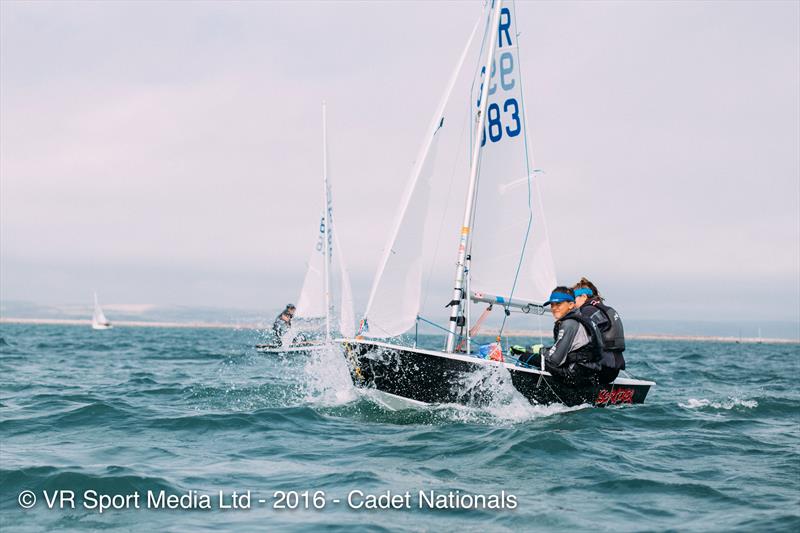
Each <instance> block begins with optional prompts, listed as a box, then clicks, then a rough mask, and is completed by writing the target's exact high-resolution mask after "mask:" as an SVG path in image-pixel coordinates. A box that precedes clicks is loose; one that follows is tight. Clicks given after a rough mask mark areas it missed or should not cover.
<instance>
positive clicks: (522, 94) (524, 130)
mask: <svg viewBox="0 0 800 533" xmlns="http://www.w3.org/2000/svg"><path fill="white" fill-rule="evenodd" d="M512 5H513V6H514V13H516V11H517V4H516V2H513V0H512ZM516 29H517V22H516V18H515V20H514V31H515V33H516ZM516 37H517V58H518V60H519V62H520V63H522V59H521V58H520V50H519V49H520V46H519V33H516ZM519 100H520V106H521V107H522V133H523V139H524V141H525V144H524V148H525V173H526V175H527V176H528V228H527V229H526V230H525V239H524V240H523V243H522V250H521V251H520V254H519V262H518V263H517V272H516V273H515V274H514V283H513V284H512V285H511V294H509V296H508V298H509V300H511V298H513V297H514V290H516V288H517V281H518V280H519V272H520V270H521V269H522V261H523V259H524V258H525V250H526V249H527V247H528V237H530V234H531V226H532V225H533V204H532V194H531V185H532V183H531V182H532V181H533V174H532V172H531V163H530V155H529V154H528V114H527V113H526V111H525V109H526V108H525V87H524V84H523V82H522V70H521V69H520V71H519ZM534 172H536V171H535V170H534ZM505 311H506V312H505V313H503V322H502V324H500V333H498V336H500V335H502V334H503V329H504V328H505V327H506V319H507V318H508V306H506V307H505Z"/></svg>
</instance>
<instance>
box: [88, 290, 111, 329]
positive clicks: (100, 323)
mask: <svg viewBox="0 0 800 533" xmlns="http://www.w3.org/2000/svg"><path fill="white" fill-rule="evenodd" d="M112 327H113V326H112V325H111V322H109V320H108V319H107V318H106V315H105V314H103V310H102V309H101V308H100V303H99V302H98V301H97V292H95V293H94V313H93V314H92V329H111V328H112Z"/></svg>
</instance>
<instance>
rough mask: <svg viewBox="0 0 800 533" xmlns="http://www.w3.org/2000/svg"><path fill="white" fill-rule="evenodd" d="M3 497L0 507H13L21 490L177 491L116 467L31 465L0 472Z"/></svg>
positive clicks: (159, 479) (161, 481) (156, 479)
mask: <svg viewBox="0 0 800 533" xmlns="http://www.w3.org/2000/svg"><path fill="white" fill-rule="evenodd" d="M0 486H2V487H3V498H2V500H0V501H2V503H0V507H2V508H9V507H14V508H16V507H17V501H16V498H15V496H16V494H17V493H18V492H19V491H21V490H32V491H34V492H38V491H41V490H47V491H52V490H58V489H68V490H73V491H75V492H76V493H81V492H83V491H85V490H95V491H98V492H102V493H105V494H112V495H113V494H131V493H133V492H136V491H141V492H144V491H147V490H156V491H160V490H165V491H167V492H171V493H177V492H180V490H181V488H180V487H178V486H176V485H175V484H173V483H171V482H169V481H168V480H166V479H164V478H162V477H151V476H144V475H140V474H136V473H133V472H131V471H130V470H129V469H127V468H125V467H120V466H114V465H112V466H108V467H106V469H105V471H104V472H101V473H91V472H84V471H81V469H80V468H76V467H68V468H62V467H55V466H34V467H30V468H18V469H13V470H6V469H2V470H0Z"/></svg>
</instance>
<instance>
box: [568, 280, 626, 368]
mask: <svg viewBox="0 0 800 533" xmlns="http://www.w3.org/2000/svg"><path fill="white" fill-rule="evenodd" d="M572 289H573V291H574V294H575V305H576V306H577V307H578V308H579V309H580V312H581V313H582V314H583V315H584V316H586V317H588V318H589V319H590V320H591V321H592V322H594V323H595V324H596V325H597V329H599V330H600V334H601V335H602V337H603V357H602V359H601V361H600V366H601V369H600V375H599V378H600V382H601V383H611V382H612V381H614V380H615V379H616V378H617V376H618V375H619V371H620V370H624V369H625V358H624V357H623V356H622V352H624V351H625V331H624V330H623V328H622V319H621V318H620V316H619V313H617V312H616V311H615V310H614V309H613V308H611V307H609V306H607V305H606V304H605V302H604V300H603V297H602V296H600V292H599V291H598V290H597V287H595V285H594V283H592V282H591V281H589V280H588V279H586V278H581V280H580V281H579V282H578V283H576V284H575V285H574V286H573V287H572Z"/></svg>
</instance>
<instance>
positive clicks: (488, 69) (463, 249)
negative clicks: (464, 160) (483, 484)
mask: <svg viewBox="0 0 800 533" xmlns="http://www.w3.org/2000/svg"><path fill="white" fill-rule="evenodd" d="M501 4H502V0H495V5H494V13H492V20H491V22H490V23H489V28H490V31H489V32H488V40H489V46H488V50H487V51H486V61H485V63H484V64H485V68H484V80H483V88H482V89H481V107H480V110H479V111H478V117H477V118H478V120H477V123H476V124H475V137H474V144H473V145H472V160H471V164H470V174H469V186H468V188H467V202H466V206H465V207H464V221H463V223H462V225H461V238H460V239H459V244H458V260H457V262H456V280H455V283H454V285H453V297H452V299H451V300H450V303H449V304H448V305H449V306H450V324H449V327H448V333H447V344H446V346H445V351H446V352H448V353H452V352H453V348H455V343H456V330H457V328H458V321H459V317H461V315H462V312H461V311H462V305H463V304H462V302H464V298H467V300H466V302H467V303H466V305H469V300H468V298H469V295H465V294H464V290H465V288H464V271H465V270H466V263H467V253H468V250H469V245H470V231H471V230H472V228H471V224H472V219H473V213H474V210H475V193H476V189H477V181H478V169H479V166H480V165H479V162H480V154H481V133H482V132H483V126H484V123H485V122H486V108H487V106H488V103H489V102H488V100H489V86H490V85H491V77H492V60H493V59H494V49H495V44H496V43H497V32H498V26H499V23H500V6H501Z"/></svg>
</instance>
